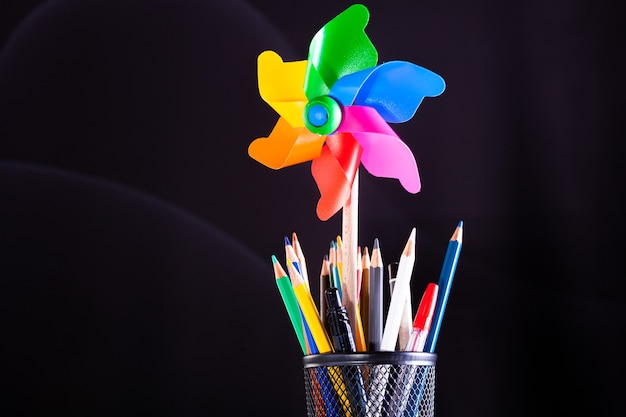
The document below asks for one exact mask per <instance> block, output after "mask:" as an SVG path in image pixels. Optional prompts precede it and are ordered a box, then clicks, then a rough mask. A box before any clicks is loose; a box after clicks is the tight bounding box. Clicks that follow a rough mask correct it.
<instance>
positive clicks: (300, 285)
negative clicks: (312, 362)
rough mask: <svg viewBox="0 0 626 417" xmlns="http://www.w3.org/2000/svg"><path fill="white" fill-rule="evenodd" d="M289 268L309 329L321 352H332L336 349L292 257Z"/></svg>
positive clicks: (294, 290) (288, 262)
mask: <svg viewBox="0 0 626 417" xmlns="http://www.w3.org/2000/svg"><path fill="white" fill-rule="evenodd" d="M287 268H288V269H289V277H290V278H291V284H292V286H293V292H294V293H295V294H296V299H297V300H298V304H299V305H300V309H301V310H302V314H303V315H304V319H305V320H306V323H307V325H308V326H309V330H310V331H311V335H312V336H313V340H314V341H315V344H316V345H317V349H318V351H319V353H332V352H333V351H334V349H333V346H332V344H331V342H330V339H329V338H328V333H326V329H324V325H323V324H322V320H321V318H320V314H319V311H318V310H317V307H316V306H315V302H314V301H313V297H312V296H311V292H310V291H309V288H308V287H307V285H306V283H305V282H304V279H303V278H302V275H301V274H300V273H299V272H298V270H297V269H296V268H295V267H294V265H293V263H292V262H291V259H287Z"/></svg>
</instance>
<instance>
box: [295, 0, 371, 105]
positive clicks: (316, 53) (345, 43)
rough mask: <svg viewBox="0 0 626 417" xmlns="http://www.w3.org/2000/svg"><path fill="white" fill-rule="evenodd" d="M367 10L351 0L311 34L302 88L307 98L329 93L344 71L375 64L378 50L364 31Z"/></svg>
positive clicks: (349, 72) (345, 73)
mask: <svg viewBox="0 0 626 417" xmlns="http://www.w3.org/2000/svg"><path fill="white" fill-rule="evenodd" d="M368 21H369V11H368V10H367V8H366V7H365V6H364V5H362V4H354V5H352V6H350V7H348V8H347V9H346V10H344V11H343V12H341V13H340V14H339V15H337V16H336V17H335V18H334V19H332V20H331V21H330V22H328V23H327V24H326V25H324V26H323V27H322V28H321V29H320V30H319V31H318V32H317V33H316V34H315V36H314V37H313V39H312V40H311V44H310V46H309V57H308V63H307V70H306V76H305V80H304V91H305V94H306V96H307V98H308V99H309V100H311V99H313V98H315V97H319V96H322V95H326V94H328V92H329V91H330V88H331V87H332V86H333V84H335V82H336V81H337V80H338V79H339V78H341V77H343V76H344V75H347V74H351V73H353V72H357V71H361V70H363V69H366V68H370V67H373V66H375V65H376V63H377V62H378V52H377V51H376V48H374V45H373V44H372V42H371V41H370V39H369V37H368V36H367V35H366V34H365V26H367V22H368Z"/></svg>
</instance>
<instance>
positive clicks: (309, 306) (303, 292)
mask: <svg viewBox="0 0 626 417" xmlns="http://www.w3.org/2000/svg"><path fill="white" fill-rule="evenodd" d="M287 269H288V270H289V273H290V277H291V281H292V286H293V291H294V293H295V295H296V299H297V300H298V304H299V306H300V309H301V310H302V312H303V314H304V318H305V320H306V323H307V325H308V326H309V329H310V330H311V334H312V335H313V339H314V340H315V345H316V351H314V352H313V353H333V352H334V349H333V346H332V343H331V341H330V339H329V337H328V333H327V332H326V329H325V327H324V324H323V323H322V320H321V319H320V315H319V311H318V310H317V307H316V306H315V302H314V301H313V297H311V292H310V291H309V288H308V287H307V286H306V283H305V282H304V279H303V278H302V276H301V275H300V272H299V271H298V270H297V269H296V268H295V265H294V264H293V262H292V261H291V260H289V259H288V260H287ZM320 370H321V372H322V374H323V375H322V377H323V378H330V380H331V381H332V383H333V386H334V388H335V391H336V393H337V395H339V397H340V398H341V400H340V403H341V406H342V408H343V411H344V413H345V415H346V417H351V412H350V411H351V409H350V403H349V400H348V398H347V389H346V386H345V383H344V381H343V376H342V375H341V373H340V371H339V369H338V368H337V369H335V367H331V368H330V369H329V370H326V369H325V368H320ZM327 395H332V394H330V393H327Z"/></svg>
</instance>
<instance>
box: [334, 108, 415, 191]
mask: <svg viewBox="0 0 626 417" xmlns="http://www.w3.org/2000/svg"><path fill="white" fill-rule="evenodd" d="M344 112H345V113H344V118H343V121H342V123H341V125H340V126H339V129H338V132H350V133H351V134H352V136H354V139H356V140H357V141H358V142H359V144H360V145H361V146H362V147H363V153H362V155H361V163H362V164H363V166H364V167H365V169H366V170H367V171H368V172H369V173H370V174H372V175H374V176H376V177H383V178H395V179H398V180H399V181H400V184H402V186H403V187H404V189H405V190H407V191H408V192H410V193H413V194H415V193H417V192H419V190H420V189H421V187H422V186H421V181H420V176H419V172H418V170H417V162H416V161H415V157H414V156H413V152H411V149H409V147H408V146H407V145H406V144H405V143H404V142H403V141H402V140H401V139H400V138H399V137H398V135H396V133H395V132H394V131H393V129H391V127H389V125H388V124H387V122H385V120H384V119H383V118H382V117H381V116H380V115H379V114H378V112H377V111H376V110H374V109H373V108H371V107H365V106H348V107H345V108H344ZM333 136H336V135H333ZM326 141H327V142H328V139H326Z"/></svg>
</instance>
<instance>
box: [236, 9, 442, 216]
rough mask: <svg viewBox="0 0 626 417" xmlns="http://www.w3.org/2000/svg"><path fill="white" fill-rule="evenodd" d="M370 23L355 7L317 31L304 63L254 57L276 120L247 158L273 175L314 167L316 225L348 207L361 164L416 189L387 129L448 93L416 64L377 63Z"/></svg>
mask: <svg viewBox="0 0 626 417" xmlns="http://www.w3.org/2000/svg"><path fill="white" fill-rule="evenodd" d="M368 20H369V11H368V10H367V8H366V7H365V6H364V5H361V4H354V5H352V6H350V7H348V8H347V9H346V10H344V11H343V12H342V13H340V14H339V15H337V16H336V17H335V18H334V19H332V20H331V21H330V22H328V23H327V24H326V25H324V26H323V27H322V28H321V29H320V30H319V31H318V32H317V34H316V35H315V36H314V37H313V39H312V41H311V44H310V46H309V56H308V60H306V61H294V62H284V61H283V60H282V58H281V57H280V56H279V55H278V54H277V53H275V52H273V51H265V52H263V53H261V54H260V55H259V57H258V84H259V92H260V94H261V97H262V98H263V100H265V101H266V102H267V103H268V104H269V105H270V106H271V107H272V108H273V109H274V110H275V111H276V112H277V113H278V114H279V115H280V118H279V119H278V122H277V123H276V125H275V126H274V128H273V130H272V132H271V133H270V135H269V137H262V138H258V139H256V140H254V141H253V142H252V143H251V144H250V146H249V147H248V154H249V155H250V156H251V157H252V158H253V159H255V160H256V161H258V162H260V163H261V164H263V165H265V166H267V167H270V168H273V169H280V168H283V167H286V166H291V165H295V164H299V163H302V162H307V161H312V162H311V172H312V175H313V178H314V179H315V182H316V184H317V187H318V189H319V191H320V194H321V197H320V199H319V201H318V204H317V215H318V217H319V218H320V219H321V220H328V219H329V218H330V217H332V216H333V215H334V214H335V213H337V212H338V211H339V210H340V209H341V208H342V207H343V206H344V205H345V204H346V203H347V202H348V201H349V199H350V190H351V187H352V184H353V181H354V179H355V176H356V174H357V171H358V168H359V166H360V164H363V167H365V169H366V170H367V171H368V172H369V173H370V174H372V175H374V176H376V177H383V178H394V179H398V180H399V181H400V184H401V185H402V186H403V187H404V189H406V190H407V191H409V192H411V193H417V192H419V191H420V188H421V182H420V177H419V172H418V170H417V163H416V161H415V157H414V156H413V153H412V152H411V150H410V149H409V147H408V146H407V145H406V144H405V143H404V142H403V141H402V140H401V139H400V138H399V137H398V136H397V135H396V133H395V132H394V131H393V130H392V129H391V127H390V126H389V124H388V123H401V122H405V121H407V120H409V119H411V118H412V117H413V115H414V114H415V112H416V110H417V108H418V107H419V105H420V104H421V102H422V100H423V99H424V97H435V96H438V95H439V94H441V93H442V92H443V91H444V89H445V82H444V80H443V78H441V77H440V76H439V75H437V74H435V73H434V72H432V71H430V70H427V69H425V68H422V67H420V66H417V65H415V64H412V63H409V62H405V61H389V62H385V63H382V64H379V65H377V62H378V52H377V51H376V49H375V48H374V45H373V44H372V43H371V41H370V39H369V38H368V36H367V35H366V34H365V26H366V25H367V22H368Z"/></svg>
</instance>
